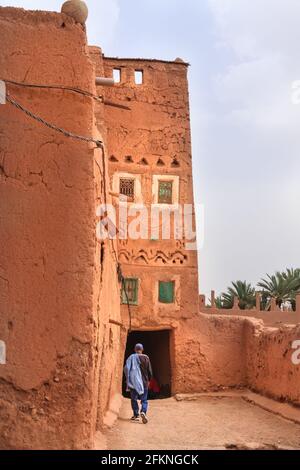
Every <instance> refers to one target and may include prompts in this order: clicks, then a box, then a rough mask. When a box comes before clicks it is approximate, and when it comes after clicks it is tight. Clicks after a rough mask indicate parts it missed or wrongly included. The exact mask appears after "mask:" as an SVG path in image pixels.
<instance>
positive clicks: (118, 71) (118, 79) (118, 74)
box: [113, 69, 121, 83]
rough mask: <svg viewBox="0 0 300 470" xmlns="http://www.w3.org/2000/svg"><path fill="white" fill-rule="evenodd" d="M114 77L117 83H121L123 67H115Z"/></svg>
mask: <svg viewBox="0 0 300 470" xmlns="http://www.w3.org/2000/svg"><path fill="white" fill-rule="evenodd" d="M113 79H114V82H115V83H121V69H113Z"/></svg>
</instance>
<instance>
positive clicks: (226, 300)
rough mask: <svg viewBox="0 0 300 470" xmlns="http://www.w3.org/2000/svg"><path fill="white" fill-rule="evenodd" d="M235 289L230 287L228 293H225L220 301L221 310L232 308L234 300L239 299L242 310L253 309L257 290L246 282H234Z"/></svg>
mask: <svg viewBox="0 0 300 470" xmlns="http://www.w3.org/2000/svg"><path fill="white" fill-rule="evenodd" d="M232 286H233V287H228V289H227V292H223V293H222V294H221V296H220V298H219V299H218V303H219V304H220V305H221V306H222V307H221V308H227V309H229V308H232V307H233V303H234V298H235V297H237V298H238V299H239V307H240V309H241V310H245V309H251V308H253V307H254V305H255V288H254V287H252V286H251V284H249V283H247V282H246V281H236V282H232Z"/></svg>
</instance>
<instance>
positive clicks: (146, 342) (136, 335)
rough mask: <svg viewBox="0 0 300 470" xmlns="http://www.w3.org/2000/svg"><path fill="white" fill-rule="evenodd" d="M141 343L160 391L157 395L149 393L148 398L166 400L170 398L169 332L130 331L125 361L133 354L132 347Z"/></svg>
mask: <svg viewBox="0 0 300 470" xmlns="http://www.w3.org/2000/svg"><path fill="white" fill-rule="evenodd" d="M137 343H142V344H143V346H144V353H145V354H147V355H148V356H149V358H150V361H151V365H152V369H153V376H154V378H155V380H156V381H157V383H158V385H159V388H160V391H159V393H157V394H152V393H150V392H149V398H150V399H151V398H168V397H170V396H171V360H170V330H160V331H132V332H131V333H129V334H128V338H127V344H126V351H125V361H126V359H127V358H128V357H129V356H130V354H132V353H133V352H134V346H135V345H136V344H137ZM123 395H124V396H126V397H128V396H129V394H128V393H127V392H126V383H125V377H124V376H123Z"/></svg>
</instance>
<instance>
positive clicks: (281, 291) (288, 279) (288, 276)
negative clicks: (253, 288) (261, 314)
mask: <svg viewBox="0 0 300 470" xmlns="http://www.w3.org/2000/svg"><path fill="white" fill-rule="evenodd" d="M257 285H258V287H261V288H262V289H263V290H262V292H261V294H262V304H263V306H264V307H265V309H266V310H269V308H270V302H271V298H275V299H276V304H277V305H278V306H279V307H281V305H282V303H283V302H290V303H291V304H292V306H293V309H294V308H295V302H296V294H298V293H299V292H300V269H293V268H291V269H286V271H283V272H279V271H277V272H276V273H275V274H274V275H273V276H270V275H269V274H267V277H266V278H265V279H261V281H260V282H259V283H258V284H257Z"/></svg>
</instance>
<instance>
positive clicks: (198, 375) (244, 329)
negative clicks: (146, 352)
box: [174, 313, 300, 405]
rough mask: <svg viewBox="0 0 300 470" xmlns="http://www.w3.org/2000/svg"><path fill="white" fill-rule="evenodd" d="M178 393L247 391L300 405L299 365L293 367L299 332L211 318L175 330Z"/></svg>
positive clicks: (202, 315) (236, 319)
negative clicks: (220, 390) (231, 389)
mask: <svg viewBox="0 0 300 470" xmlns="http://www.w3.org/2000/svg"><path fill="white" fill-rule="evenodd" d="M174 338H175V344H174V350H175V363H176V370H175V372H176V374H175V375H176V377H177V379H176V382H175V386H174V391H175V392H176V393H192V392H206V391H216V390H219V389H222V388H224V387H225V388H227V387H240V386H242V387H248V388H250V389H252V390H255V391H257V392H259V393H262V394H263V395H266V396H269V397H272V398H275V399H277V400H284V401H290V402H292V403H295V404H298V405H299V404H300V365H295V364H293V361H292V355H293V353H294V352H295V350H294V349H293V348H292V344H293V342H294V341H297V340H300V327H299V325H298V326H291V325H282V326H280V327H277V328H270V327H267V326H264V324H263V322H262V320H256V319H254V318H253V319H248V318H244V317H242V316H230V315H228V316H225V315H208V314H205V313H200V314H199V317H198V318H196V319H192V320H191V319H190V320H187V321H186V322H181V323H180V326H179V328H178V331H176V330H175V336H174Z"/></svg>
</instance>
